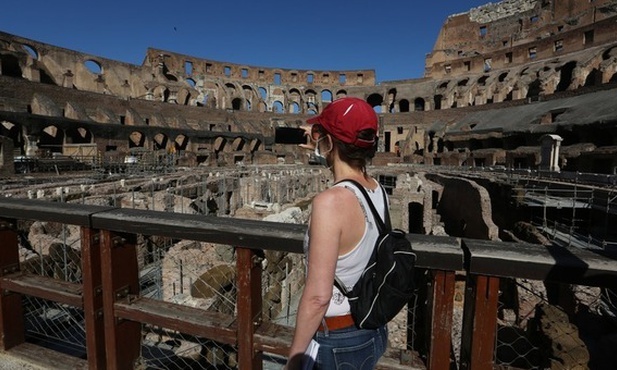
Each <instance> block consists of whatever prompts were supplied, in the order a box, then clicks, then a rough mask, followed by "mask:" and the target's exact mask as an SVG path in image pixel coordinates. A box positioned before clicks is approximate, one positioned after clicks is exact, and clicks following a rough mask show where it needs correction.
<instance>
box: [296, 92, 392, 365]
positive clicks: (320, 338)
mask: <svg viewBox="0 0 617 370" xmlns="http://www.w3.org/2000/svg"><path fill="white" fill-rule="evenodd" d="M307 123H308V124H310V125H312V126H311V133H310V135H311V139H312V141H313V142H314V143H315V144H314V145H315V156H316V157H317V158H320V159H322V161H323V162H325V163H324V164H326V165H327V166H328V167H329V168H330V170H331V171H332V174H333V175H334V182H335V185H334V186H333V187H331V188H329V189H327V190H325V191H323V192H322V193H320V194H318V195H317V196H316V197H315V198H314V199H313V203H312V211H311V218H310V220H309V228H308V232H307V237H306V238H305V243H304V244H305V246H304V249H305V255H306V256H307V276H306V283H305V287H304V291H303V293H302V297H301V298H300V304H299V306H298V313H297V318H296V329H295V333H294V337H293V342H292V344H291V349H290V353H289V361H288V363H287V366H286V368H287V369H299V368H300V366H301V362H302V358H303V357H305V356H304V353H305V352H306V350H307V348H308V346H309V344H310V343H311V340H312V339H314V340H315V341H316V342H317V343H319V350H318V353H317V358H316V364H315V368H318V369H336V368H338V367H341V366H342V365H344V364H345V365H346V367H345V368H346V369H372V368H374V367H375V364H376V363H377V361H378V359H379V357H381V355H382V354H383V352H384V350H385V347H386V345H387V329H386V327H385V326H383V327H381V328H378V329H375V330H365V329H358V328H356V327H355V325H354V323H353V319H352V318H351V315H350V314H349V302H348V301H347V298H346V297H345V296H344V295H343V294H342V293H341V292H340V291H339V290H338V289H337V288H336V287H334V285H333V282H334V276H335V274H336V276H337V277H338V278H339V279H341V280H342V281H343V283H344V284H345V285H346V286H347V287H348V288H349V289H351V288H352V287H353V285H354V284H355V283H356V281H357V280H358V278H359V277H360V274H361V273H362V270H363V269H364V267H365V266H366V263H367V262H368V260H369V258H370V255H371V252H372V251H373V247H374V246H375V241H376V239H377V237H378V231H377V226H376V223H375V221H374V220H373V216H372V215H371V211H370V209H369V208H368V205H367V204H366V200H365V199H364V197H363V196H362V194H361V193H360V191H359V190H358V189H357V188H356V187H355V186H354V185H352V184H351V183H349V182H345V181H344V180H346V179H352V180H355V181H357V182H358V183H360V184H361V185H362V186H363V187H364V188H365V189H366V190H367V192H368V193H369V196H370V197H371V200H372V201H373V204H374V205H375V207H376V208H377V210H378V211H379V213H380V215H381V217H382V218H383V215H384V210H385V207H386V206H387V205H386V204H384V195H383V188H382V187H381V186H380V185H379V183H378V182H377V181H376V180H375V179H373V178H372V177H370V176H369V175H368V174H367V173H366V163H367V160H369V159H370V158H372V157H373V156H374V154H375V150H376V146H377V131H378V118H377V115H376V114H375V112H374V111H373V109H372V108H371V106H370V105H368V104H367V103H366V102H365V101H363V100H361V99H358V98H351V97H348V98H341V99H338V100H336V101H334V102H332V103H331V104H329V105H328V106H327V107H326V108H325V109H324V110H323V112H322V113H321V114H320V115H319V116H316V117H314V118H311V119H309V120H308V121H307Z"/></svg>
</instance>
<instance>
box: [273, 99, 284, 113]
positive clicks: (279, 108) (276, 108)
mask: <svg viewBox="0 0 617 370" xmlns="http://www.w3.org/2000/svg"><path fill="white" fill-rule="evenodd" d="M272 111H273V112H275V113H285V108H284V106H283V103H281V102H280V101H278V100H276V101H275V102H274V103H272Z"/></svg>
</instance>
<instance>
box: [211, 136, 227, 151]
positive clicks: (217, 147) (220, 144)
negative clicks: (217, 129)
mask: <svg viewBox="0 0 617 370" xmlns="http://www.w3.org/2000/svg"><path fill="white" fill-rule="evenodd" d="M226 145H227V139H226V138H224V137H222V136H219V137H217V138H216V139H214V151H215V152H217V153H218V152H222V151H224V150H225V146H226Z"/></svg>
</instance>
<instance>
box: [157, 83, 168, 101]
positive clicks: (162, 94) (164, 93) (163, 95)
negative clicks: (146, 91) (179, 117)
mask: <svg viewBox="0 0 617 370" xmlns="http://www.w3.org/2000/svg"><path fill="white" fill-rule="evenodd" d="M153 96H154V100H158V101H163V102H166V101H169V89H167V88H166V87H165V86H157V87H155V88H154V91H153Z"/></svg>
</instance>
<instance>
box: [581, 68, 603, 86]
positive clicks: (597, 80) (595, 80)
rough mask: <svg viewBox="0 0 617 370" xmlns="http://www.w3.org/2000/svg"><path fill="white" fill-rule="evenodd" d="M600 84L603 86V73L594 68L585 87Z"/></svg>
mask: <svg viewBox="0 0 617 370" xmlns="http://www.w3.org/2000/svg"><path fill="white" fill-rule="evenodd" d="M600 84H602V73H601V72H600V71H599V70H598V69H597V68H594V69H592V70H591V72H589V74H588V75H587V78H586V79H585V84H584V85H583V86H597V85H600Z"/></svg>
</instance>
